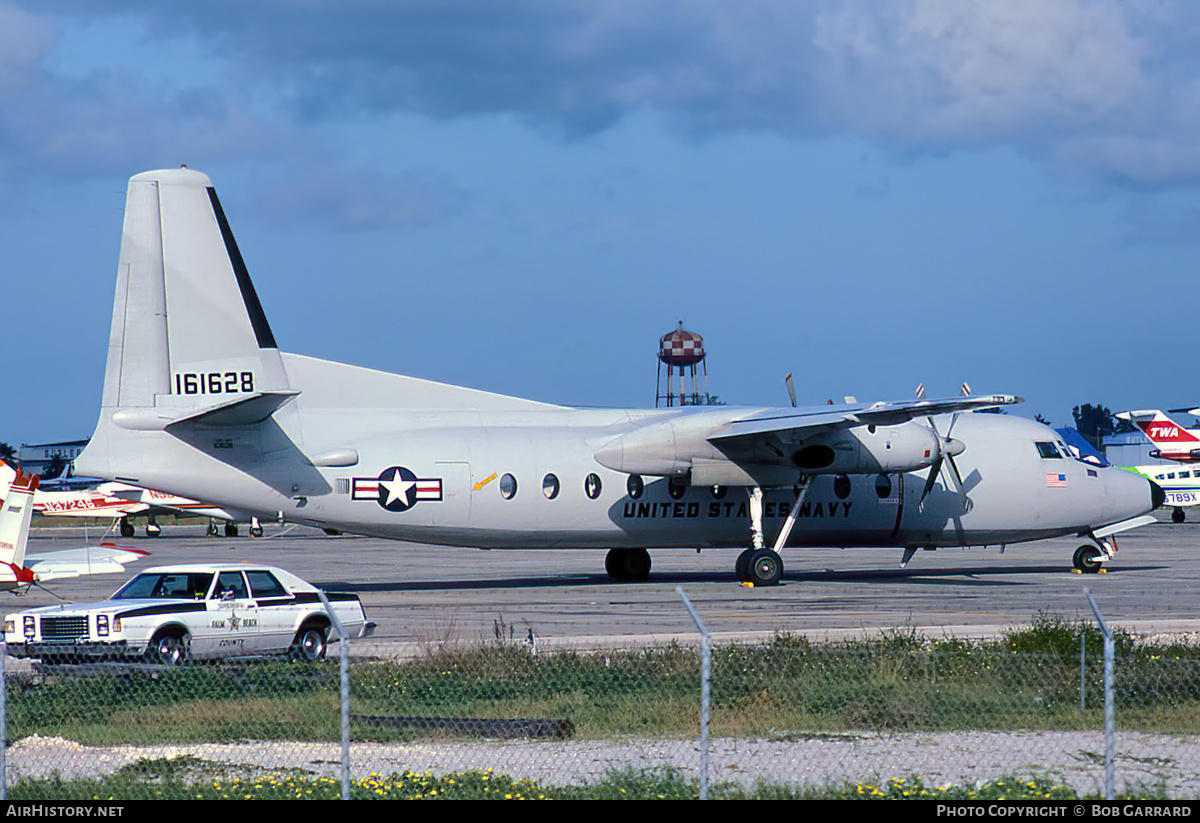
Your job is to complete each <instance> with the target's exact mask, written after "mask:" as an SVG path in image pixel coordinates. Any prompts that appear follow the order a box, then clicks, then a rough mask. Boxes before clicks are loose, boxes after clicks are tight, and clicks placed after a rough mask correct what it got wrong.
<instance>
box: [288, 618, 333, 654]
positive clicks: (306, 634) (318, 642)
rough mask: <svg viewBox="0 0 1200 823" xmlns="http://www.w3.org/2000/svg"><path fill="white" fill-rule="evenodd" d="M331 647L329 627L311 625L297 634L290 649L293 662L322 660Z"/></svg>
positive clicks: (302, 628) (304, 627) (289, 652)
mask: <svg viewBox="0 0 1200 823" xmlns="http://www.w3.org/2000/svg"><path fill="white" fill-rule="evenodd" d="M328 647H329V627H328V626H320V625H316V624H309V625H307V626H303V627H301V629H300V631H298V632H296V638H295V639H294V640H293V641H292V645H291V648H289V649H288V657H290V658H291V659H292V660H320V659H321V658H323V657H324V656H325V651H326V649H327V648H328Z"/></svg>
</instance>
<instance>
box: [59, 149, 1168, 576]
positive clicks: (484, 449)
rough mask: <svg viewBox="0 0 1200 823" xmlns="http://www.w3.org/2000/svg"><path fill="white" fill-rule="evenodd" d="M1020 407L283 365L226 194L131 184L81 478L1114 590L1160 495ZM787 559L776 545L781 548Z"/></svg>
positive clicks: (305, 360) (643, 546) (541, 532)
mask: <svg viewBox="0 0 1200 823" xmlns="http://www.w3.org/2000/svg"><path fill="white" fill-rule="evenodd" d="M1017 401H1018V398H1016V397H1012V396H1009V395H987V396H977V397H970V396H967V397H952V398H946V399H941V400H930V399H924V398H915V399H911V400H901V401H895V402H879V403H859V402H856V401H854V400H853V399H852V398H847V402H846V403H844V404H842V405H821V406H817V407H812V408H803V407H797V408H790V407H788V408H738V407H732V406H720V407H711V406H710V407H676V408H668V409H657V410H591V409H586V410H585V409H574V408H566V407H562V406H555V405H550V404H547V403H540V402H535V401H531V400H523V399H519V398H515V397H506V396H503V395H497V394H491V393H488V392H483V391H477V390H473V389H466V388H459V387H456V386H450V385H446V384H442V383H435V382H430V381H426V380H420V379H416V378H412V377H405V376H400V375H394V374H387V373H383V372H379V371H373V370H370V369H365V368H359V367H355V366H349V365H343V364H340V363H334V362H330V361H325V360H318V359H315V358H311V357H305V356H300V355H295V354H288V353H286V352H283V351H281V350H280V349H279V347H278V345H277V344H276V342H275V337H274V335H273V333H272V331H271V328H270V325H269V324H268V322H267V318H266V314H265V313H264V311H263V308H262V306H261V304H260V302H259V298H258V295H257V293H256V292H255V289H254V285H253V283H252V282H251V279H250V275H249V273H248V271H247V269H246V265H245V263H244V261H243V258H242V254H241V252H240V251H239V249H238V246H237V243H236V242H235V240H234V236H233V233H232V231H231V229H230V227H229V222H228V221H227V219H226V216H225V212H224V210H223V209H222V207H221V203H220V201H219V200H218V198H217V194H216V191H215V189H214V188H213V185H212V182H211V181H210V180H209V178H208V177H207V176H206V175H204V174H201V173H199V172H196V171H192V170H189V169H186V168H184V169H173V170H167V171H153V172H146V173H144V174H139V175H137V176H135V177H134V178H132V180H131V181H130V184H129V190H128V195H127V201H126V211H125V224H124V235H123V239H122V244H121V253H120V260H119V264H118V269H117V290H116V300H115V307H114V311H113V322H112V334H111V338H110V343H109V350H108V362H107V371H106V374H105V383H104V394H103V399H102V404H101V405H102V408H101V412H100V418H99V421H98V423H97V425H96V431H95V434H94V436H93V437H92V439H91V441H90V443H89V445H88V446H87V448H86V449H85V451H84V452H83V454H82V455H80V456H79V457H78V458H77V459H76V466H77V468H78V470H79V471H80V472H81V473H86V474H89V475H94V476H97V477H105V478H110V479H113V480H116V481H120V482H127V483H131V484H134V485H138V486H146V487H152V488H156V489H163V490H165V491H168V492H169V493H172V494H180V495H186V496H188V497H192V498H195V499H198V500H208V501H212V502H213V503H214V504H217V505H221V506H229V507H234V508H237V509H243V510H246V511H250V512H254V513H256V514H258V515H259V516H260V517H266V516H270V517H278V518H280V519H286V520H289V521H293V522H299V523H306V524H310V525H313V526H317V527H320V528H324V529H326V530H339V531H345V532H352V533H359V534H367V535H375V536H380V537H388V538H396V539H400V540H408V541H416V542H423V543H434V544H442V545H458V546H477V547H485V548H512V549H516V548H547V549H550V548H557V547H575V548H586V547H592V548H605V549H607V550H608V554H607V560H606V564H605V566H606V568H607V570H608V572H609V573H610V575H612V576H613V577H614V578H617V579H625V580H636V579H642V578H644V577H646V575H647V574H648V573H649V571H650V555H649V552H648V549H649V548H653V547H659V548H668V547H688V548H707V547H726V548H740V549H742V552H741V553H740V555H739V557H738V561H737V563H736V570H737V574H738V576H739V577H740V578H742V579H744V580H747V581H750V582H753V583H756V584H773V583H776V582H778V581H779V579H780V576H781V574H782V571H783V562H782V559H781V557H780V552H781V550H782V549H783V548H784V547H791V546H805V545H820V546H830V545H834V546H895V547H896V548H897V549H898V550H900V551H902V552H903V557H904V559H905V560H906V561H907V559H908V558H910V557H911V556H912V555H913V553H915V552H916V551H917V550H918V549H935V548H939V547H944V546H977V545H1001V546H1003V545H1004V544H1007V543H1015V542H1018V541H1025V540H1036V539H1041V538H1048V537H1058V536H1064V535H1078V536H1080V537H1082V538H1085V539H1087V540H1088V541H1090V542H1088V543H1086V544H1085V545H1083V546H1081V547H1080V548H1079V550H1078V551H1077V552H1076V556H1075V564H1076V565H1077V566H1079V567H1080V568H1081V569H1086V570H1089V571H1091V570H1096V569H1097V568H1098V567H1099V564H1100V563H1101V562H1103V561H1104V560H1107V559H1109V558H1110V557H1111V556H1112V553H1113V551H1115V545H1114V543H1113V541H1112V540H1111V536H1112V535H1114V534H1116V533H1117V532H1120V531H1123V530H1125V529H1128V528H1133V527H1135V526H1138V525H1142V524H1143V523H1146V522H1149V521H1151V520H1153V518H1152V517H1147V516H1146V515H1147V513H1148V512H1149V511H1151V510H1152V509H1153V508H1155V507H1156V506H1157V505H1158V504H1159V503H1161V502H1162V493H1161V490H1160V489H1158V488H1157V487H1156V486H1154V485H1153V484H1152V483H1149V482H1147V481H1146V480H1145V479H1144V478H1141V477H1137V476H1135V475H1133V474H1130V473H1129V472H1123V471H1120V470H1117V469H1108V468H1100V467H1095V466H1089V465H1087V464H1085V463H1083V462H1080V461H1078V460H1075V459H1073V458H1072V457H1070V456H1069V454H1070V453H1069V452H1068V451H1067V449H1066V447H1065V445H1064V444H1062V443H1061V441H1060V439H1059V437H1058V435H1057V434H1056V433H1055V432H1054V431H1053V430H1051V429H1049V428H1047V427H1045V426H1042V425H1040V424H1037V423H1034V422H1032V421H1029V420H1024V419H1019V418H1016V417H1014V416H1010V415H998V414H975V413H972V412H974V411H975V410H979V409H985V408H992V407H996V406H1002V405H1007V404H1010V403H1015V402H1017ZM768 540H769V541H770V544H769V545H768Z"/></svg>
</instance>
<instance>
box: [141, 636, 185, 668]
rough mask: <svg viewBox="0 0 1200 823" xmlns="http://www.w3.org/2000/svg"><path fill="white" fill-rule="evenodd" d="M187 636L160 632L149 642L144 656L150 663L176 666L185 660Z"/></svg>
mask: <svg viewBox="0 0 1200 823" xmlns="http://www.w3.org/2000/svg"><path fill="white" fill-rule="evenodd" d="M187 653H188V649H187V638H186V637H181V636H180V635H177V634H160V635H158V636H157V637H155V638H154V640H152V641H151V642H150V647H149V648H148V649H146V658H147V659H148V660H149V661H150V662H151V663H161V664H163V665H166V666H178V665H179V664H180V663H182V662H184V661H185V660H187Z"/></svg>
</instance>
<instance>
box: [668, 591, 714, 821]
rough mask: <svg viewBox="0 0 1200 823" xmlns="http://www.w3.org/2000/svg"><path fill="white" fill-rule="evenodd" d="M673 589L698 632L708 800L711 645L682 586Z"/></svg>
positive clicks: (703, 784)
mask: <svg viewBox="0 0 1200 823" xmlns="http://www.w3.org/2000/svg"><path fill="white" fill-rule="evenodd" d="M675 591H676V592H677V593H678V594H679V597H680V599H681V600H683V606H684V608H686V609H687V610H688V614H690V615H691V616H692V622H693V623H695V624H696V630H697V631H699V632H700V799H701V800H708V745H709V740H708V721H709V695H710V693H711V688H710V684H711V682H712V645H711V643H710V642H709V634H708V627H706V626H705V625H704V621H703V620H701V619H700V615H699V614H697V613H696V610H695V609H693V608H692V601H690V600H688V596H687V595H686V594H684V593H683V587H682V586H676V587H675Z"/></svg>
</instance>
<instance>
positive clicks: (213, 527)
mask: <svg viewBox="0 0 1200 823" xmlns="http://www.w3.org/2000/svg"><path fill="white" fill-rule="evenodd" d="M207 536H208V537H218V536H220V532H219V531H217V524H216V523H214V522H212V521H211V520H209V521H208V532H207Z"/></svg>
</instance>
